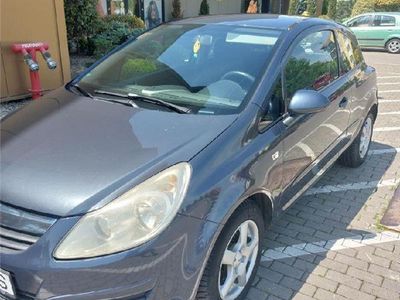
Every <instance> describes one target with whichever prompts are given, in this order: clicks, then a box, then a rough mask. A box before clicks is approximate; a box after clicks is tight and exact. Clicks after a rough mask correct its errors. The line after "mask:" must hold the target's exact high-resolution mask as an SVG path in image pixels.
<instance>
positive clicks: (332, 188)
mask: <svg viewBox="0 0 400 300" xmlns="http://www.w3.org/2000/svg"><path fill="white" fill-rule="evenodd" d="M399 183H400V178H399V179H397V180H396V179H387V180H382V181H377V180H376V181H363V182H355V183H346V184H335V185H323V186H319V187H315V188H311V189H309V190H308V191H307V192H305V193H304V195H305V196H312V195H317V194H327V193H332V192H344V191H352V190H363V189H373V188H378V187H387V186H397V185H398V184H399Z"/></svg>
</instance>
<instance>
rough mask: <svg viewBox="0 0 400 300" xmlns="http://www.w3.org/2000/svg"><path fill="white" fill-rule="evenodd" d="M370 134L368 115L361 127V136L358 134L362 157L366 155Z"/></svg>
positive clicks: (370, 123) (370, 124)
mask: <svg viewBox="0 0 400 300" xmlns="http://www.w3.org/2000/svg"><path fill="white" fill-rule="evenodd" d="M371 136H372V120H371V118H370V117H368V118H367V119H366V120H365V122H364V125H363V128H362V129H361V136H360V148H359V151H360V157H361V158H364V157H365V155H367V152H368V148H369V144H370V143H371Z"/></svg>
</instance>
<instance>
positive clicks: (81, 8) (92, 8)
mask: <svg viewBox="0 0 400 300" xmlns="http://www.w3.org/2000/svg"><path fill="white" fill-rule="evenodd" d="M96 5H97V0H68V1H66V4H65V22H66V25H67V37H68V41H69V45H70V50H75V51H76V52H77V53H85V52H86V49H87V47H88V40H89V38H90V37H91V36H92V35H93V34H94V33H95V32H96V30H97V28H98V25H99V17H98V15H97V11H96ZM72 52H74V51H72Z"/></svg>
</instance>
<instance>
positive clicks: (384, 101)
mask: <svg viewBox="0 0 400 300" xmlns="http://www.w3.org/2000/svg"><path fill="white" fill-rule="evenodd" d="M378 103H379V104H381V103H382V104H385V103H400V100H399V99H388V100H378Z"/></svg>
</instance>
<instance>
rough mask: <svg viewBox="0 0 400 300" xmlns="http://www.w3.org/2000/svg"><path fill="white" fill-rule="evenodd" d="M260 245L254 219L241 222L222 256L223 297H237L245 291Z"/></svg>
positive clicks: (220, 283) (231, 299)
mask: <svg viewBox="0 0 400 300" xmlns="http://www.w3.org/2000/svg"><path fill="white" fill-rule="evenodd" d="M258 247H259V233H258V227H257V224H256V223H255V222H254V221H252V220H247V221H245V222H243V223H242V224H240V225H239V227H238V228H237V229H236V230H235V232H234V233H233V235H232V237H231V239H230V241H229V243H228V245H227V247H226V249H225V252H224V255H223V257H222V261H221V265H220V269H219V276H218V289H219V295H220V297H221V299H223V300H233V299H236V297H238V296H239V295H240V293H241V292H242V291H243V289H244V288H245V286H246V284H247V283H248V281H249V279H250V277H251V274H252V272H253V269H254V267H255V264H256V260H257V254H258Z"/></svg>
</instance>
